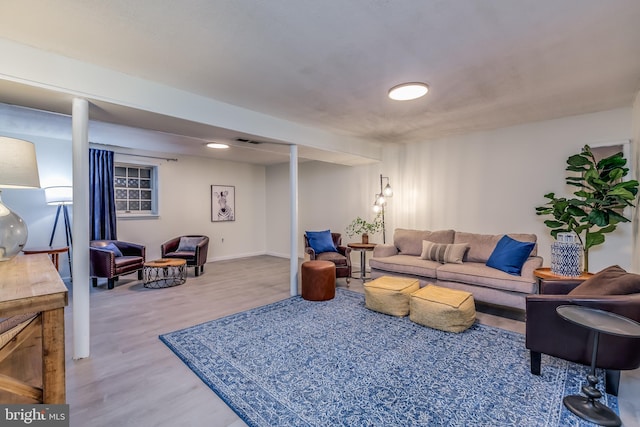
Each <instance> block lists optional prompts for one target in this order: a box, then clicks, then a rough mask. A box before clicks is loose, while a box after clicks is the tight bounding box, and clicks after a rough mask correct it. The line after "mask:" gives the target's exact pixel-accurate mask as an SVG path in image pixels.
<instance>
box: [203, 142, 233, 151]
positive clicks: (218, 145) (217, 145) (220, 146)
mask: <svg viewBox="0 0 640 427" xmlns="http://www.w3.org/2000/svg"><path fill="white" fill-rule="evenodd" d="M207 147H209V148H217V149H219V150H224V149H225V148H229V146H228V145H227V144H222V143H220V142H210V143H208V144H207Z"/></svg>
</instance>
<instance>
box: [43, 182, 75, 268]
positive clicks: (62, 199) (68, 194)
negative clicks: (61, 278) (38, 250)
mask: <svg viewBox="0 0 640 427" xmlns="http://www.w3.org/2000/svg"><path fill="white" fill-rule="evenodd" d="M44 197H45V199H46V201H47V204H48V205H58V209H57V210H56V219H55V220H54V222H53V230H51V238H50V239H49V246H51V245H53V238H54V237H55V235H56V228H57V227H58V219H59V218H60V211H62V216H63V217H64V231H65V238H66V242H67V246H68V247H69V254H68V255H69V274H70V275H71V277H72V278H73V273H72V270H71V247H72V245H73V239H72V237H71V222H70V221H69V210H68V209H67V205H70V204H72V203H73V188H72V187H68V186H58V187H46V188H45V189H44Z"/></svg>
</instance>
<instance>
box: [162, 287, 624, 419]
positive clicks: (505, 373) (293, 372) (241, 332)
mask: <svg viewBox="0 0 640 427" xmlns="http://www.w3.org/2000/svg"><path fill="white" fill-rule="evenodd" d="M160 339H161V340H162V341H163V342H164V343H165V344H166V345H167V346H169V348H171V349H172V350H173V351H174V352H175V353H176V354H177V355H178V356H179V357H180V358H181V359H182V360H183V361H184V363H186V364H187V365H188V366H189V367H190V368H191V369H192V370H193V371H194V372H195V373H196V374H197V375H198V376H199V377H200V378H201V379H202V381H204V382H205V383H206V384H207V385H208V386H209V387H210V388H211V389H212V390H213V391H215V392H216V393H217V394H218V395H219V396H220V397H221V398H222V399H223V400H224V401H225V402H226V403H227V404H228V405H229V406H230V407H231V408H232V409H233V410H234V411H235V412H236V413H237V414H238V415H239V416H240V417H241V418H242V419H243V420H244V421H245V422H246V423H247V424H248V425H250V426H269V427H271V426H385V427H388V426H471V425H473V426H554V427H555V426H583V425H590V424H589V423H582V422H580V420H579V419H578V418H576V417H575V416H574V415H573V414H571V413H570V412H569V411H568V410H566V409H565V408H564V406H563V404H562V398H563V396H565V395H568V394H579V393H580V387H581V385H582V384H583V382H585V376H586V373H587V371H588V368H587V367H584V366H581V365H576V364H573V363H568V362H566V361H563V360H559V359H555V358H552V357H547V356H545V355H543V358H542V375H541V376H535V375H532V374H531V373H530V372H529V352H528V350H526V349H525V344H524V336H523V335H521V334H517V333H513V332H509V331H505V330H501V329H497V328H492V327H488V326H484V325H480V324H477V323H476V324H475V325H474V326H472V327H471V328H470V329H468V330H467V331H465V332H463V333H461V334H453V333H447V332H441V331H438V330H434V329H430V328H425V327H423V326H420V325H417V324H415V323H412V322H411V321H410V320H409V319H408V318H406V317H405V318H396V317H392V316H387V315H384V314H380V313H375V312H372V311H370V310H368V309H366V308H365V307H364V296H363V295H362V294H359V293H355V292H351V291H347V290H343V289H338V290H337V294H336V298H335V299H333V300H331V301H326V302H310V301H305V300H303V299H302V298H301V297H292V298H289V299H286V300H283V301H279V302H276V303H274V304H270V305H267V306H264V307H260V308H256V309H253V310H249V311H246V312H243V313H238V314H234V315H232V316H228V317H225V318H222V319H218V320H214V321H211V322H207V323H203V324H201V325H197V326H193V327H191V328H187V329H183V330H180V331H176V332H171V333H168V334H165V335H161V336H160ZM599 374H600V377H601V378H602V372H599ZM603 403H605V404H607V405H608V406H610V407H613V408H614V409H615V410H616V411H617V399H616V398H615V397H613V396H610V395H605V397H604V398H603Z"/></svg>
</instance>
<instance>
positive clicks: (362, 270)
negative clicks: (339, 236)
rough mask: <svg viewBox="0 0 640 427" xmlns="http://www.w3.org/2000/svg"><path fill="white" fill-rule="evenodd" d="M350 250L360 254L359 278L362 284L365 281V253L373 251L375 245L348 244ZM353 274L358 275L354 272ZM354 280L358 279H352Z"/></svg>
mask: <svg viewBox="0 0 640 427" xmlns="http://www.w3.org/2000/svg"><path fill="white" fill-rule="evenodd" d="M347 246H349V247H350V248H351V249H352V250H354V251H358V252H360V277H359V279H360V280H362V282H363V283H364V282H365V280H367V277H366V275H367V252H371V251H373V249H374V248H375V247H376V244H375V243H349V244H347ZM354 273H358V272H357V271H355V272H354ZM354 279H358V277H354Z"/></svg>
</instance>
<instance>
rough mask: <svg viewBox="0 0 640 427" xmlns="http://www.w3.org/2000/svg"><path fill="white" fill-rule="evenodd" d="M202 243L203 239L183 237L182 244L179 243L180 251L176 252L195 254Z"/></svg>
mask: <svg viewBox="0 0 640 427" xmlns="http://www.w3.org/2000/svg"><path fill="white" fill-rule="evenodd" d="M200 242H202V237H187V236H182V237H181V238H180V243H178V249H176V252H193V251H195V250H196V246H198V244H199V243H200Z"/></svg>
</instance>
